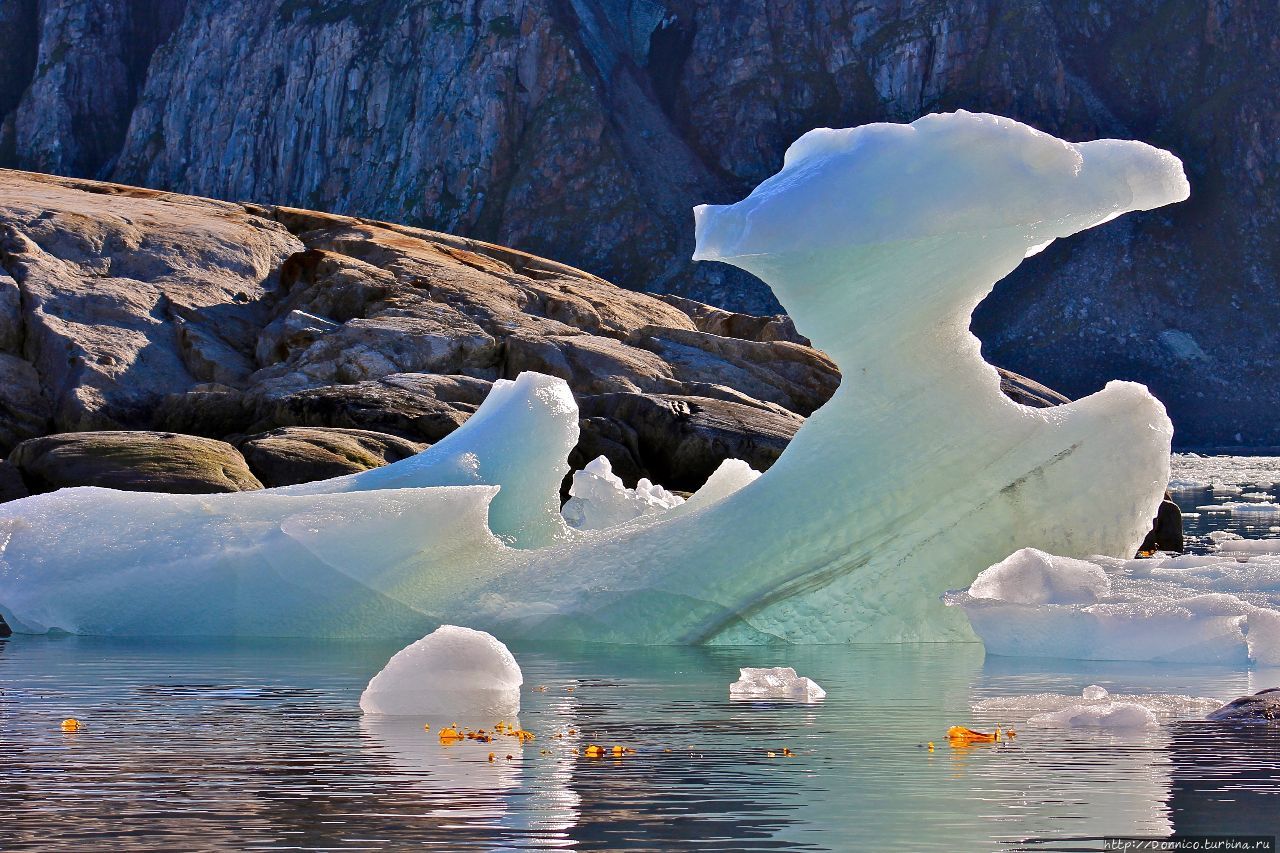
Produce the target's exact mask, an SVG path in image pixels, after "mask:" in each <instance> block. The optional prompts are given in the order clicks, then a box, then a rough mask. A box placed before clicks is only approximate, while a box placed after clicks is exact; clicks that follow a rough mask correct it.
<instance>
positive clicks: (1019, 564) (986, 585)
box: [969, 548, 1111, 604]
mask: <svg viewBox="0 0 1280 853" xmlns="http://www.w3.org/2000/svg"><path fill="white" fill-rule="evenodd" d="M1109 592H1111V580H1110V579H1109V578H1108V577H1107V573H1106V572H1104V571H1103V570H1102V568H1101V567H1100V566H1097V565H1094V564H1093V563H1090V562H1088V561H1086V560H1073V559H1071V558H1070V557H1055V556H1053V555H1052V554H1046V553H1045V552H1043V551H1038V550H1036V549H1035V548H1023V549H1022V550H1021V551H1015V552H1014V553H1013V554H1010V555H1009V556H1008V557H1006V558H1005V559H1003V560H1001V561H1000V562H999V563H996V564H995V565H994V566H992V567H991V568H989V569H986V570H985V571H983V572H982V573H981V574H980V575H978V577H977V578H976V579H975V580H974V582H973V585H972V586H970V587H969V594H970V595H972V596H973V597H974V598H999V599H1003V600H1004V601H1013V602H1018V603H1019V604H1082V603H1091V602H1094V601H1097V600H1098V599H1099V598H1101V597H1103V596H1105V595H1107V594H1108V593H1109Z"/></svg>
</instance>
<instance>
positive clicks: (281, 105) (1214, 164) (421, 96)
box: [0, 0, 1280, 445]
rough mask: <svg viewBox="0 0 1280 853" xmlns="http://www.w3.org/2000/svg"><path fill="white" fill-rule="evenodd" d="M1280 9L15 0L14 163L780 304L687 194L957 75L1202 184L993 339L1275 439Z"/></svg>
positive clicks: (1200, 423) (1068, 379)
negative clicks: (805, 136) (342, 216)
mask: <svg viewBox="0 0 1280 853" xmlns="http://www.w3.org/2000/svg"><path fill="white" fill-rule="evenodd" d="M1275 11H1276V10H1275V5H1274V2H1272V0H1232V2H1225V0H1223V2H1216V0H1215V2H1180V0H1177V1H1176V2H1175V0H1168V2H1161V3H1153V2H1151V0H1109V2H1105V3H1100V2H1095V0H1054V2H1047V0H1028V2H1022V3H1008V2H1002V0H965V2H947V3H933V2H907V3H904V2H899V0H795V2H787V3H784V4H779V3H777V2H774V0H571V1H570V2H559V0H557V1H556V2H552V0H511V2H505V3H496V4H495V3H470V2H466V3H464V2H461V0H267V2H251V0H225V2H218V3H195V2H189V0H111V2H103V1H102V0H42V2H37V0H8V2H6V3H4V4H2V5H0V44H3V45H5V51H3V53H2V54H0V165H15V166H20V167H23V168H31V169H39V170H43V171H53V172H62V173H69V174H75V175H80V176H86V177H93V176H109V177H112V178H114V179H116V180H121V181H127V182H133V183H140V184H143V185H146V186H154V187H163V188H166V189H172V190H177V191H183V192H191V193H199V194H203V195H212V196H216V197H221V198H235V199H252V200H256V201H261V202H274V203H291V204H294V205H300V206H306V207H322V208H325V209H331V210H339V211H342V212H346V213H352V214H358V215H362V216H369V217H381V218H390V219H395V220H398V221H408V222H412V223H415V224H423V225H430V226H431V227H435V228H440V229H443V230H447V231H451V232H457V233H463V234H468V235H472V236H475V237H480V238H484V239H489V240H494V241H497V242H500V243H504V244H508V245H515V246H519V247H521V248H523V249H526V250H528V251H531V252H535V253H538V254H542V255H547V256H550V257H556V258H562V259H565V260H567V261H568V262H570V263H572V264H575V265H576V266H579V267H582V268H584V269H589V270H592V271H594V272H597V273H599V274H601V275H604V276H606V277H608V278H610V279H612V280H615V281H618V282H620V283H622V284H624V285H625V286H628V287H631V288H634V289H641V290H646V291H651V292H669V293H676V294H680V295H683V296H688V297H692V298H695V299H700V300H702V301H704V302H710V303H713V304H716V305H723V306H728V307H731V308H734V309H738V310H744V311H751V312H755V313H768V312H771V311H776V310H777V305H776V303H775V302H774V301H773V299H772V296H771V295H770V294H769V292H768V291H767V289H765V288H764V287H763V286H762V285H761V284H760V283H759V282H758V281H755V280H754V279H751V278H749V277H748V276H745V275H743V274H739V273H738V272H737V271H731V270H729V269H728V268H727V267H725V266H723V265H720V264H691V263H690V262H689V260H688V258H689V255H690V252H691V249H692V229H691V228H690V217H689V208H690V207H691V206H692V205H694V204H697V203H701V202H712V203H721V202H728V201H733V200H736V199H737V198H739V197H741V196H742V195H743V194H744V193H745V192H746V191H747V190H748V189H750V187H752V186H753V185H754V184H755V183H757V182H758V181H760V180H761V179H762V178H764V177H766V176H767V175H769V174H771V173H772V172H774V171H775V170H776V169H777V167H778V165H779V163H780V161H781V157H782V153H783V151H784V149H785V148H786V146H787V145H788V144H789V143H790V142H791V141H792V140H794V139H795V138H796V137H797V136H798V135H799V134H801V133H803V132H804V131H806V130H809V129H810V128H812V127H816V126H830V127H842V126H850V125H856V124H862V123H865V122H869V121H876V120H892V121H905V120H910V119H913V118H915V117H917V116H919V115H921V114H923V113H927V112H930V111H934V110H945V109H953V108H957V107H963V108H966V109H980V110H989V111H994V112H999V113H1002V114H1005V115H1009V116H1011V117H1012V118H1016V119H1019V120H1021V121H1025V122H1028V123H1030V124H1032V125H1035V126H1037V127H1040V128H1042V129H1044V130H1046V131H1049V132H1051V133H1054V134H1055V135H1058V136H1061V137H1063V138H1067V139H1084V138H1097V137H1106V136H1118V137H1125V138H1138V139H1143V140H1147V141H1149V142H1152V143H1154V144H1157V145H1160V146H1161V147H1164V148H1168V149H1170V150H1172V151H1173V152H1175V153H1176V154H1178V155H1179V156H1180V157H1182V158H1183V159H1184V161H1186V163H1187V168H1188V174H1189V176H1190V179H1191V183H1192V196H1191V199H1190V200H1189V201H1187V202H1186V203H1184V204H1181V205H1178V206H1176V207H1174V208H1169V209H1167V210H1160V211H1153V212H1150V213H1146V214H1136V215H1133V216H1128V217H1124V218H1122V219H1120V220H1117V221H1116V222H1113V223H1109V224H1107V225H1105V226H1102V227H1100V228H1098V229H1094V230H1093V231H1091V232H1090V233H1088V234H1082V235H1080V236H1078V237H1076V238H1074V239H1072V240H1070V241H1066V242H1064V243H1063V244H1061V245H1057V246H1052V247H1050V248H1049V249H1048V250H1047V251H1045V252H1043V253H1042V254H1041V255H1039V256H1037V257H1035V258H1033V259H1031V260H1029V261H1028V262H1027V263H1025V264H1023V265H1022V267H1020V268H1019V270H1018V271H1017V272H1016V273H1015V274H1014V275H1012V276H1011V277H1010V278H1009V279H1008V280H1007V281H1005V282H1003V283H1002V284H1001V285H1000V286H999V287H998V288H997V291H996V293H995V296H994V298H992V299H990V300H988V301H987V303H986V304H985V305H984V306H983V307H982V309H981V310H980V311H979V314H978V317H977V320H976V323H975V328H976V330H977V332H978V334H979V336H980V337H982V338H983V340H984V341H986V344H987V349H988V352H989V353H990V357H991V360H993V361H995V362H997V363H1000V364H1007V365H1009V366H1010V367H1012V368H1014V369H1016V370H1017V371H1019V372H1020V373H1023V374H1026V375H1031V376H1036V377H1038V378H1040V379H1042V380H1044V381H1046V382H1048V383H1049V384H1050V385H1052V386H1053V387H1055V388H1060V389H1062V390H1063V391H1064V392H1066V393H1068V394H1070V395H1072V396H1080V395H1082V394H1084V393H1086V392H1089V391H1093V390H1096V389H1097V388H1098V387H1100V386H1101V385H1102V384H1103V383H1104V382H1105V381H1107V380H1109V379H1112V378H1123V379H1134V380H1138V381H1141V382H1145V383H1147V384H1149V385H1150V386H1151V388H1152V390H1153V391H1154V392H1155V393H1156V395H1157V396H1158V397H1160V399H1161V400H1163V401H1165V402H1166V404H1167V405H1168V407H1169V411H1170V414H1171V415H1172V417H1173V420H1174V423H1175V425H1176V426H1177V428H1178V436H1177V440H1178V441H1179V442H1180V443H1188V442H1189V443H1195V444H1230V443H1233V442H1234V443H1237V444H1271V445H1275V444H1280V387H1277V385H1276V383H1274V382H1273V381H1272V372H1273V370H1274V364H1273V361H1274V359H1273V358H1272V357H1271V354H1272V353H1274V352H1275V351H1276V349H1277V344H1278V343H1280V339H1278V336H1280V322H1277V320H1280V313H1278V312H1280V309H1278V308H1276V302H1275V300H1274V299H1273V298H1272V296H1273V294H1274V293H1275V292H1276V290H1277V286H1278V285H1280V254H1278V251H1280V250H1278V249H1277V247H1280V201H1278V200H1277V195H1276V193H1275V191H1274V187H1275V186H1276V183H1277V180H1278V179H1280V159H1277V158H1276V157H1275V156H1274V151H1275V141H1276V139H1277V138H1280V110H1278V109H1277V108H1276V105H1275V98H1274V97H1273V93H1274V91H1275V90H1276V88H1277V87H1278V86H1280V31H1278V29H1277V27H1278V26H1280V17H1277V15H1276V14H1275ZM228 93H232V95H231V96H229V95H228ZM322 316H324V315H322ZM566 322H569V324H570V325H576V324H575V323H574V322H572V321H566ZM699 322H701V321H699ZM654 325H669V324H667V323H663V322H660V321H654ZM581 328H583V330H584V331H587V332H588V333H590V334H599V332H598V331H596V330H593V329H589V328H587V327H585V326H584V327H581ZM699 328H700V330H701V331H706V332H711V333H713V334H720V335H726V334H727V335H728V336H731V337H738V336H739V335H736V334H733V333H730V332H727V331H725V330H722V329H720V328H711V327H702V326H700V327H699ZM801 331H802V332H803V330H801ZM489 334H490V335H491V336H492V334H493V333H492V331H491V330H490V331H489ZM406 369H408V368H406ZM412 369H418V368H412ZM206 381H223V380H221V379H217V380H206ZM1237 433H1239V434H1240V436H1241V437H1240V439H1238V440H1237V439H1235V435H1236V434H1237Z"/></svg>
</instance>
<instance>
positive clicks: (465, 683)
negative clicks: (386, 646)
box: [360, 625, 524, 723]
mask: <svg viewBox="0 0 1280 853" xmlns="http://www.w3.org/2000/svg"><path fill="white" fill-rule="evenodd" d="M523 683H524V676H523V675H521V673H520V666H519V664H517V663H516V659H515V658H514V657H513V656H512V654H511V652H510V650H509V649H507V647H506V646H504V645H503V644H502V643H501V642H499V641H498V640H497V638H495V637H494V636H493V635H492V634H486V633H485V632H484V631H474V630H472V629H471V628H460V627H458V626H457V625H442V626H440V627H439V628H437V629H436V630H435V631H432V632H431V633H430V634H428V635H427V636H425V637H423V638H422V639H421V640H418V641H417V642H416V643H413V644H411V645H408V646H406V647H404V648H403V649H401V650H400V651H398V652H396V653H395V654H394V655H393V656H392V657H391V660H389V661H387V665H386V666H385V667H383V668H382V671H381V672H379V673H378V674H377V675H375V676H374V677H373V678H372V679H371V680H370V681H369V686H368V687H366V688H365V690H364V693H362V694H360V710H361V711H363V712H364V713H366V714H387V715H393V716H401V717H403V716H414V717H432V718H435V719H438V720H443V721H455V720H480V721H484V722H487V723H492V722H493V721H494V720H502V719H508V720H509V719H513V718H514V717H515V716H516V714H518V713H519V712H520V685H521V684H523Z"/></svg>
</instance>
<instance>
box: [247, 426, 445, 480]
mask: <svg viewBox="0 0 1280 853" xmlns="http://www.w3.org/2000/svg"><path fill="white" fill-rule="evenodd" d="M238 446H239V449H240V452H241V453H243V454H244V458H245V461H246V462H248V464H249V468H250V469H251V470H252V471H253V473H254V474H255V475H256V476H257V477H258V479H259V480H261V481H262V483H263V485H265V486H267V487H269V488H270V487H274V486H293V485H296V484H298V483H310V482H312V481H314V480H326V479H329V478H330V477H340V476H342V475H343V474H355V473H359V472H360V471H367V470H369V469H370V468H377V467H380V466H382V465H386V464H387V463H389V462H397V461H399V460H401V459H405V458H407V457H409V456H413V455H414V454H415V453H419V452H421V451H423V450H425V449H426V448H427V446H428V445H425V444H420V443H417V442H413V441H408V440H406V439H403V438H400V437H398V436H394V435H387V434H386V433H381V432H371V431H369V430H358V429H333V428H325V427H281V428H279V429H273V430H271V432H266V433H261V434H259V435H254V436H250V437H248V438H246V439H243V440H241V441H240V442H238Z"/></svg>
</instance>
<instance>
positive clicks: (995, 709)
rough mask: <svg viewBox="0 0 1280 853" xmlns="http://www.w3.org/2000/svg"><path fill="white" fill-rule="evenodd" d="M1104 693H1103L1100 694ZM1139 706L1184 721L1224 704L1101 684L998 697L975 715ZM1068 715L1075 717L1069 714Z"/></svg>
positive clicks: (978, 706)
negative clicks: (1074, 691)
mask: <svg viewBox="0 0 1280 853" xmlns="http://www.w3.org/2000/svg"><path fill="white" fill-rule="evenodd" d="M1098 691H1101V694H1099V693H1098ZM1117 703H1118V704H1124V705H1136V706H1138V707H1140V708H1143V709H1145V710H1147V711H1148V712H1150V713H1151V715H1152V716H1153V717H1154V718H1155V719H1158V720H1183V719H1196V718H1199V717H1203V716H1204V715H1205V714H1207V713H1208V712H1209V711H1212V710H1213V709H1214V708H1217V707H1219V706H1220V705H1221V704H1222V701H1221V700H1219V699H1213V698H1209V697H1203V696H1181V695H1175V694H1169V693H1140V694H1138V693H1111V692H1109V691H1107V690H1106V689H1105V688H1103V687H1099V686H1098V685H1096V684H1095V685H1090V686H1089V687H1086V688H1085V689H1084V690H1083V691H1082V692H1081V693H1080V694H1079V695H1074V696H1073V695H1069V694H1065V693H1031V694H1024V695H1021V696H996V697H993V698H991V699H983V700H981V701H978V702H974V703H973V704H972V706H971V707H972V710H973V712H974V713H975V714H979V715H983V716H991V717H998V718H1000V719H1004V720H1017V719H1021V718H1027V719H1028V721H1030V719H1032V718H1034V717H1035V716H1037V715H1044V714H1049V713H1054V712H1061V711H1064V710H1067V709H1072V710H1075V709H1079V708H1081V707H1084V706H1093V707H1107V706H1109V705H1112V704H1117ZM1065 716H1068V717H1069V716H1072V715H1071V714H1067V715H1065Z"/></svg>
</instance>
